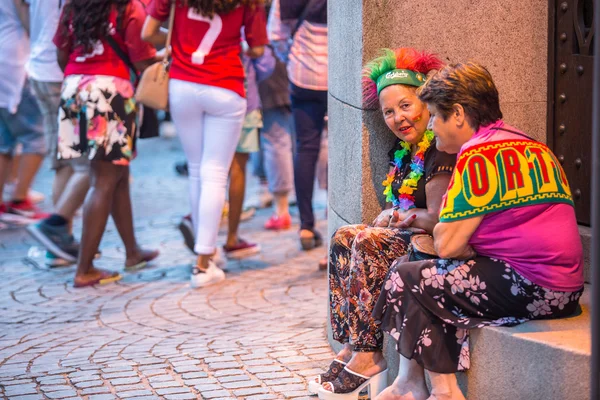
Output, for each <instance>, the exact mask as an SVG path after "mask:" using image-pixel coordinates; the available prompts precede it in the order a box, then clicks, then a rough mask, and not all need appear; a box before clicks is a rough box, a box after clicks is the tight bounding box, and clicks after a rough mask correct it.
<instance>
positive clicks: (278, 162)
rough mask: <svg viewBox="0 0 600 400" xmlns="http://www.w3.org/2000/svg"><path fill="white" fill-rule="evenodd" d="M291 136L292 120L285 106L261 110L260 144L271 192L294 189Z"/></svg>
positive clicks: (283, 192) (282, 192)
mask: <svg viewBox="0 0 600 400" xmlns="http://www.w3.org/2000/svg"><path fill="white" fill-rule="evenodd" d="M293 136H294V122H293V119H292V113H291V112H290V110H289V109H288V108H287V107H277V108H272V109H270V110H264V111H263V129H262V130H261V132H260V144H261V147H262V152H263V157H264V158H263V161H264V168H265V173H266V176H267V182H268V183H269V191H270V192H271V193H278V194H285V193H287V192H290V191H291V190H292V189H294V161H293V153H292V151H293V149H292V137H293Z"/></svg>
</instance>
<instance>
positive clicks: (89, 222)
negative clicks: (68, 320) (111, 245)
mask: <svg viewBox="0 0 600 400" xmlns="http://www.w3.org/2000/svg"><path fill="white" fill-rule="evenodd" d="M123 172H124V167H122V166H118V165H114V164H112V163H111V162H108V161H99V160H94V161H92V162H91V166H90V173H91V182H90V183H91V186H90V190H89V191H88V194H87V196H86V199H85V203H84V205H83V226H82V234H81V247H80V249H79V259H78V260H77V272H76V273H75V284H76V285H84V284H85V283H86V282H90V281H93V280H95V279H97V278H98V276H100V275H101V274H102V273H103V272H104V271H101V270H99V269H96V268H94V266H93V260H94V256H95V255H96V252H97V251H98V246H99V245H100V240H101V239H102V236H103V235H104V230H105V228H106V221H107V220H108V215H109V213H110V211H111V208H112V203H113V196H114V193H115V189H116V187H117V183H118V182H119V180H120V179H121V177H122V175H123Z"/></svg>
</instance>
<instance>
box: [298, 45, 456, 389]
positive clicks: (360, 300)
mask: <svg viewBox="0 0 600 400" xmlns="http://www.w3.org/2000/svg"><path fill="white" fill-rule="evenodd" d="M441 65H442V63H441V61H440V60H439V59H438V58H437V57H436V56H434V55H432V54H428V53H423V52H418V51H417V50H414V49H411V48H400V49H397V50H390V49H384V50H383V51H382V55H381V56H380V57H377V58H375V59H374V60H372V61H371V62H369V63H367V65H366V66H365V67H364V70H363V98H364V102H365V105H366V106H367V107H376V106H379V108H380V109H381V112H382V114H383V118H384V120H385V123H386V125H387V126H388V128H389V129H390V130H391V131H392V132H393V133H394V135H395V136H396V137H397V141H396V143H395V145H394V147H393V148H392V149H391V151H390V152H389V153H388V154H389V157H390V170H389V173H388V175H387V177H386V179H385V180H384V181H383V186H384V192H383V193H384V195H385V196H386V201H387V203H388V207H387V208H386V209H385V210H383V211H382V212H381V214H379V216H378V217H377V218H376V219H375V221H373V223H372V224H371V225H348V226H344V227H341V228H340V229H338V230H337V231H336V232H335V234H334V235H333V237H332V239H331V251H330V259H329V288H330V318H331V325H332V329H333V337H334V339H335V340H337V341H339V342H340V343H343V344H344V347H343V348H342V350H341V351H340V352H339V353H338V355H337V357H336V359H335V360H333V362H332V363H331V365H330V367H329V370H328V371H327V372H326V373H325V374H322V375H320V376H318V377H316V378H315V379H314V380H312V381H311V382H310V383H309V389H310V390H311V391H312V392H313V393H316V392H318V394H319V397H320V398H322V399H357V398H358V394H359V392H360V391H361V390H362V389H363V388H364V387H366V386H367V385H369V386H370V389H371V390H370V392H371V398H374V397H375V395H376V394H377V393H378V392H379V391H381V390H382V389H383V388H385V386H386V374H387V363H386V361H385V359H384V357H383V354H382V345H383V333H382V331H381V329H380V328H379V325H378V323H377V322H376V321H375V320H374V319H373V317H372V316H371V313H372V311H373V307H374V305H375V302H376V301H377V298H378V297H379V293H380V291H381V286H382V284H383V281H384V279H385V276H386V274H387V272H388V270H389V268H390V265H391V264H392V262H393V261H394V260H395V259H397V258H398V257H400V256H403V255H405V254H406V253H407V251H408V248H409V245H410V239H411V236H412V235H413V234H414V233H415V232H421V233H424V232H426V233H428V234H431V232H432V231H433V227H434V226H435V224H436V223H437V222H438V211H439V208H440V204H441V202H442V196H443V194H444V193H445V191H446V188H447V187H448V183H449V181H450V175H451V173H452V170H453V168H454V164H455V161H456V157H454V156H450V155H449V154H446V153H443V152H440V151H438V150H437V149H436V146H435V137H434V135H433V132H431V131H430V130H428V129H427V126H428V123H429V117H430V115H429V112H428V111H427V107H426V106H425V104H423V103H422V102H421V101H420V100H419V99H418V98H417V95H416V90H417V88H418V87H420V86H421V85H422V84H423V83H425V80H426V77H427V74H428V73H430V72H432V71H434V70H437V69H439V68H440V67H441Z"/></svg>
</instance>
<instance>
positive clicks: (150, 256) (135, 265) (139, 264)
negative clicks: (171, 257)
mask: <svg viewBox="0 0 600 400" xmlns="http://www.w3.org/2000/svg"><path fill="white" fill-rule="evenodd" d="M159 254H160V252H159V251H158V250H144V249H142V248H138V249H137V250H136V252H135V253H133V254H131V255H129V256H128V257H127V258H126V259H125V269H128V270H130V269H139V268H143V267H144V266H146V263H148V262H150V261H152V260H154V259H155V258H156V257H158V255H159Z"/></svg>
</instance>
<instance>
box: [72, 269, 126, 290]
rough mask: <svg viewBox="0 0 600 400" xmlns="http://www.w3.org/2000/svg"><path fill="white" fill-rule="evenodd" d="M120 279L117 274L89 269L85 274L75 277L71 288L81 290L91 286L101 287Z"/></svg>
mask: <svg viewBox="0 0 600 400" xmlns="http://www.w3.org/2000/svg"><path fill="white" fill-rule="evenodd" d="M120 279H121V275H120V274H119V273H118V272H114V271H107V270H104V269H99V268H94V267H91V268H90V269H89V270H88V272H87V273H85V274H79V275H75V280H74V282H73V287H76V288H81V287H86V286H93V285H103V284H107V283H110V282H116V281H118V280H120Z"/></svg>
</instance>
